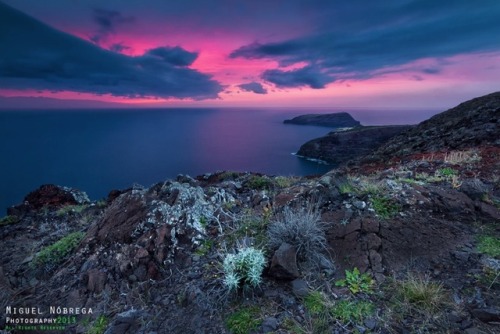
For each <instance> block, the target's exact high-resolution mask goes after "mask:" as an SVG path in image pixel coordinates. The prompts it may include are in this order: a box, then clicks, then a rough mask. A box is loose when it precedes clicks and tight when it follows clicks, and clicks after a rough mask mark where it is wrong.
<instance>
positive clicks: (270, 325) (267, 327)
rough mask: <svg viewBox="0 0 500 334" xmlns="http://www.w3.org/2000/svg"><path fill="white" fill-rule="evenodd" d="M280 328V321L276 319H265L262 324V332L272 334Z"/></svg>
mask: <svg viewBox="0 0 500 334" xmlns="http://www.w3.org/2000/svg"><path fill="white" fill-rule="evenodd" d="M277 328H278V320H277V319H276V318H274V317H268V318H265V319H264V321H263V322H262V332H263V333H271V332H274V331H275V330H276V329H277Z"/></svg>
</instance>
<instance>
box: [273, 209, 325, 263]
mask: <svg viewBox="0 0 500 334" xmlns="http://www.w3.org/2000/svg"><path fill="white" fill-rule="evenodd" d="M282 243H288V244H290V245H292V246H294V247H295V249H296V250H297V258H298V259H299V261H304V262H311V263H313V264H316V265H319V264H320V263H321V261H330V260H329V259H328V258H327V257H326V256H325V255H324V253H325V251H326V249H327V248H326V236H325V231H324V228H323V226H321V215H320V213H319V210H317V209H314V208H300V209H291V208H290V207H286V208H285V209H284V211H283V214H282V215H280V216H279V217H277V218H276V220H275V221H274V222H273V223H271V224H270V225H269V227H268V245H269V248H270V249H271V250H276V249H278V248H279V247H280V245H281V244H282Z"/></svg>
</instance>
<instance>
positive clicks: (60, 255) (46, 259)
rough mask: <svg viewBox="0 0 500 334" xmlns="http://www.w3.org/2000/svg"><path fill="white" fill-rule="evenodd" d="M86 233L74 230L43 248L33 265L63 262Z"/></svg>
mask: <svg viewBox="0 0 500 334" xmlns="http://www.w3.org/2000/svg"><path fill="white" fill-rule="evenodd" d="M84 235H85V234H84V233H83V232H74V233H71V234H68V235H67V236H65V237H63V238H62V239H60V240H59V241H57V242H55V243H54V244H52V245H50V246H47V247H45V248H43V249H42V250H41V251H40V252H38V254H37V255H36V256H35V258H34V259H33V261H32V265H33V266H36V267H39V266H45V265H57V264H59V263H61V262H62V261H64V260H65V258H66V257H67V256H68V255H69V254H70V253H71V252H72V251H73V250H74V249H75V248H76V247H77V246H78V244H79V243H80V241H81V240H82V239H83V237H84Z"/></svg>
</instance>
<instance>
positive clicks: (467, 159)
mask: <svg viewBox="0 0 500 334" xmlns="http://www.w3.org/2000/svg"><path fill="white" fill-rule="evenodd" d="M480 160H481V156H480V155H479V153H477V152H476V151H474V150H468V151H452V152H449V153H446V154H445V156H444V161H445V162H449V163H452V164H455V165H457V164H460V163H473V162H477V161H480Z"/></svg>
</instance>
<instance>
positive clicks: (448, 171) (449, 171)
mask: <svg viewBox="0 0 500 334" xmlns="http://www.w3.org/2000/svg"><path fill="white" fill-rule="evenodd" d="M437 174H438V175H440V176H443V177H452V176H453V175H457V171H456V170H454V169H453V168H450V167H446V168H441V169H439V170H438V171H437Z"/></svg>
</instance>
